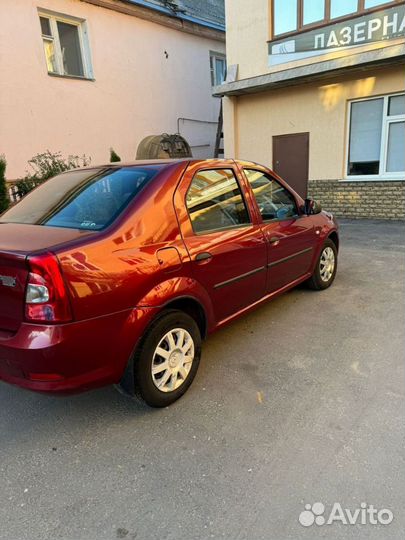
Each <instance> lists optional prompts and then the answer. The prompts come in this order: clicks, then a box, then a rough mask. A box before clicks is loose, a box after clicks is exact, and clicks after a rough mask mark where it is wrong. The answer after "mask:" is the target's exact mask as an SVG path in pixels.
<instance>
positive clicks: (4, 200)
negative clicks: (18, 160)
mask: <svg viewBox="0 0 405 540" xmlns="http://www.w3.org/2000/svg"><path fill="white" fill-rule="evenodd" d="M6 166H7V163H6V159H5V157H4V156H3V155H2V154H1V155H0V214H2V213H3V212H4V211H5V210H7V208H8V206H9V204H10V201H9V198H8V194H7V186H6Z"/></svg>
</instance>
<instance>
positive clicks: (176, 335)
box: [133, 310, 201, 407]
mask: <svg viewBox="0 0 405 540" xmlns="http://www.w3.org/2000/svg"><path fill="white" fill-rule="evenodd" d="M200 357H201V332H200V329H199V327H198V325H197V323H196V322H195V320H194V319H193V318H192V317H190V316H189V315H187V314H186V313H184V312H183V311H179V310H166V311H164V312H163V313H162V314H161V315H159V316H158V317H157V318H156V319H155V320H154V321H153V322H152V324H151V325H150V326H149V328H148V329H147V331H146V333H145V334H144V336H143V338H142V339H141V342H140V344H139V345H138V347H137V349H136V351H135V354H134V358H133V363H134V364H133V366H134V389H135V394H136V396H137V397H138V398H140V399H141V400H142V401H144V402H145V403H147V404H148V405H149V406H151V407H167V406H168V405H170V404H171V403H173V402H174V401H176V400H177V399H179V398H180V397H181V396H182V395H183V394H184V393H185V392H186V391H187V390H188V388H189V387H190V385H191V383H192V382H193V379H194V377H195V375H196V373H197V370H198V365H199V363H200Z"/></svg>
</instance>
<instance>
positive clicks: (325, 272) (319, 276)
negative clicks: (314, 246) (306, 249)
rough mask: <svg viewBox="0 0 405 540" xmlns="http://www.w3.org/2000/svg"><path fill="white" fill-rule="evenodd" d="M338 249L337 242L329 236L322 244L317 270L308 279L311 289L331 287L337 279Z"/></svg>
mask: <svg viewBox="0 0 405 540" xmlns="http://www.w3.org/2000/svg"><path fill="white" fill-rule="evenodd" d="M337 262H338V251H337V248H336V245H335V243H334V242H333V241H332V240H331V239H330V238H328V239H327V240H326V241H325V243H324V245H323V246H322V249H321V253H320V255H319V257H318V260H317V261H316V266H315V271H314V273H313V274H312V276H311V277H310V279H309V280H308V281H307V285H308V287H309V288H310V289H313V290H315V291H323V290H325V289H327V288H328V287H330V286H331V285H332V283H333V282H334V280H335V277H336V272H337Z"/></svg>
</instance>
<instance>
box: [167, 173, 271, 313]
mask: <svg viewBox="0 0 405 540" xmlns="http://www.w3.org/2000/svg"><path fill="white" fill-rule="evenodd" d="M199 165H200V167H201V163H200V164H199ZM245 191H246V186H245V185H244V183H243V181H242V182H241V178H240V172H239V171H238V169H237V167H234V166H233V165H229V166H224V165H222V167H220V168H219V167H218V168H215V167H212V168H199V167H198V165H192V166H190V167H189V169H188V170H187V171H186V173H185V175H184V177H183V179H182V181H181V182H180V185H179V186H178V188H177V191H176V194H175V198H174V202H175V207H176V212H177V215H178V218H179V223H180V227H181V232H182V236H183V239H184V242H185V245H186V248H187V250H188V253H189V256H190V260H191V263H190V264H191V266H192V274H193V276H194V278H195V279H196V280H197V281H198V282H199V283H200V284H202V285H203V287H204V288H205V289H206V290H207V291H208V293H209V295H210V297H211V300H212V304H213V308H214V313H215V317H216V320H217V322H220V321H223V320H224V319H226V318H228V317H230V316H231V315H233V314H234V313H236V312H238V311H240V310H241V309H243V308H244V307H246V306H248V305H250V304H253V303H254V302H255V301H257V300H258V299H260V298H261V297H263V296H264V294H265V290H266V266H267V254H266V250H267V248H266V241H265V238H264V235H263V231H262V229H261V227H260V223H259V221H258V219H257V217H256V215H255V212H252V211H251V208H249V203H248V202H247V199H246V197H245Z"/></svg>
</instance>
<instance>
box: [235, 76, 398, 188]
mask: <svg viewBox="0 0 405 540" xmlns="http://www.w3.org/2000/svg"><path fill="white" fill-rule="evenodd" d="M404 86H405V72H404V69H403V66H398V67H390V68H384V69H380V70H378V71H376V72H375V74H373V75H370V74H368V75H367V74H365V75H364V76H363V77H360V78H353V75H352V76H350V77H349V76H346V77H340V78H339V79H336V78H334V79H333V80H331V81H330V82H327V81H323V82H322V83H319V82H317V83H315V84H302V85H299V86H294V87H287V88H282V89H279V90H272V91H267V92H262V93H258V94H251V95H246V96H238V97H233V98H225V102H226V105H225V110H226V114H225V116H226V124H225V134H226V138H225V144H226V147H225V150H226V155H227V156H228V157H231V156H236V157H237V158H240V159H246V160H253V161H257V162H259V163H263V164H265V165H269V166H272V158H273V156H272V137H273V136H274V135H285V134H290V133H301V132H309V133H310V148H309V155H310V159H309V166H310V169H309V178H310V180H327V179H334V180H336V179H341V178H343V177H344V175H345V162H346V158H345V149H346V139H347V108H348V102H349V100H352V99H357V98H363V97H369V96H378V95H381V94H387V93H391V92H392V93H394V92H400V91H403V90H404Z"/></svg>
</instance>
